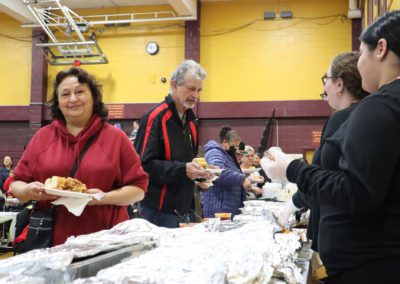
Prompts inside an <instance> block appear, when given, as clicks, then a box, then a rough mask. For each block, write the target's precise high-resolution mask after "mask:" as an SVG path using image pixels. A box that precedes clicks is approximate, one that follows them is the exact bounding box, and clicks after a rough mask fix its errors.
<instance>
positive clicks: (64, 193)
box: [44, 188, 93, 198]
mask: <svg viewBox="0 0 400 284" xmlns="http://www.w3.org/2000/svg"><path fill="white" fill-rule="evenodd" d="M44 191H45V192H46V193H47V194H51V195H56V196H62V197H70V198H87V197H93V194H88V193H81V192H73V191H68V190H60V189H52V188H44Z"/></svg>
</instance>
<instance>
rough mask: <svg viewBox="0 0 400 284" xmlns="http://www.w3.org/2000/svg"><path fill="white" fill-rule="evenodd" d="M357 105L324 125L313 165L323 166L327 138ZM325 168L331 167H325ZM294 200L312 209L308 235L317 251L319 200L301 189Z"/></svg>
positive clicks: (299, 205) (340, 111)
mask: <svg viewBox="0 0 400 284" xmlns="http://www.w3.org/2000/svg"><path fill="white" fill-rule="evenodd" d="M356 105H357V104H352V105H350V106H349V107H348V108H345V109H343V110H339V111H336V112H335V113H333V114H332V115H331V116H330V117H329V119H328V120H327V122H326V123H325V125H324V128H323V129H322V134H321V142H320V146H319V147H318V148H317V149H316V150H315V153H314V156H313V160H312V164H313V165H316V166H321V167H322V162H321V152H322V151H323V149H324V146H325V142H326V140H327V139H328V138H330V137H331V136H333V134H335V133H336V131H337V130H338V129H339V127H340V126H341V125H342V124H343V123H344V122H345V121H346V120H347V118H348V117H349V115H350V113H351V112H352V111H353V110H354V108H355V107H356ZM323 168H324V169H329V168H325V167H323ZM292 200H293V204H294V205H295V206H296V207H298V208H309V209H310V210H311V212H310V218H309V222H308V226H307V237H308V238H309V239H311V240H312V241H313V242H312V245H311V248H312V249H313V250H315V251H318V236H319V220H320V207H319V202H318V200H316V199H312V198H311V197H310V196H307V195H306V194H305V193H303V192H302V191H300V190H299V191H297V192H296V193H295V194H294V195H293V197H292Z"/></svg>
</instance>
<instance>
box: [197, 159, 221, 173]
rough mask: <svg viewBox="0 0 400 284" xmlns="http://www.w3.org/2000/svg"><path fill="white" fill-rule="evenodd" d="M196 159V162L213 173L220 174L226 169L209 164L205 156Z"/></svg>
mask: <svg viewBox="0 0 400 284" xmlns="http://www.w3.org/2000/svg"><path fill="white" fill-rule="evenodd" d="M194 161H195V162H196V163H198V164H199V165H200V166H202V167H203V168H204V170H205V171H207V172H209V173H212V174H216V175H220V174H221V173H222V171H223V170H224V169H219V168H217V167H214V166H210V165H208V163H207V161H206V159H205V158H194Z"/></svg>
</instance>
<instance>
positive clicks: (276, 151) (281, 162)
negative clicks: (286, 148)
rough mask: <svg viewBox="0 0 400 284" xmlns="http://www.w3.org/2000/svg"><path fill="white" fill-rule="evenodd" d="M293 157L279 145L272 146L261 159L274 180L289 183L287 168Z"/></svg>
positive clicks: (267, 172) (268, 174) (261, 162)
mask: <svg viewBox="0 0 400 284" xmlns="http://www.w3.org/2000/svg"><path fill="white" fill-rule="evenodd" d="M292 160H293V159H292V158H290V157H289V156H288V155H286V154H285V153H283V152H282V150H281V149H280V148H278V147H271V148H269V149H268V151H267V156H266V157H263V158H262V159H261V161H260V164H261V167H262V169H263V170H264V172H265V173H266V174H267V176H268V177H269V178H270V179H271V180H272V181H273V182H280V183H282V184H284V185H285V184H287V183H288V182H289V181H288V180H287V178H286V170H287V167H288V166H289V164H290V162H291V161H292Z"/></svg>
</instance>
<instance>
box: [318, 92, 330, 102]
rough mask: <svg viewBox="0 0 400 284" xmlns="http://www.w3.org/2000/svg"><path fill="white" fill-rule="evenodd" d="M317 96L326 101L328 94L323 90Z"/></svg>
mask: <svg viewBox="0 0 400 284" xmlns="http://www.w3.org/2000/svg"><path fill="white" fill-rule="evenodd" d="M319 96H320V97H321V99H323V100H324V101H326V100H327V99H328V94H327V93H326V92H323V93H321V94H319Z"/></svg>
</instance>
